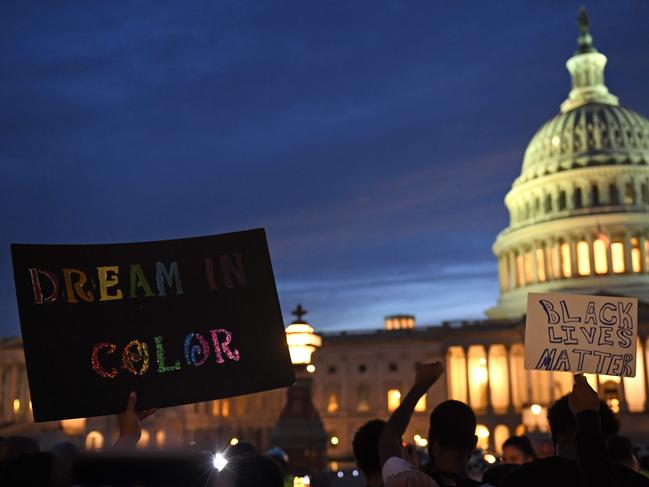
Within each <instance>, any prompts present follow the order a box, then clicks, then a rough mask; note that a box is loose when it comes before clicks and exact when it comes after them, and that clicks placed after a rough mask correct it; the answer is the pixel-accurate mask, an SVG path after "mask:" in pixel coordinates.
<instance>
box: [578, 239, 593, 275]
mask: <svg viewBox="0 0 649 487" xmlns="http://www.w3.org/2000/svg"><path fill="white" fill-rule="evenodd" d="M577 272H579V275H580V276H588V275H590V246H589V245H588V242H586V241H585V240H582V241H581V242H579V243H578V244H577Z"/></svg>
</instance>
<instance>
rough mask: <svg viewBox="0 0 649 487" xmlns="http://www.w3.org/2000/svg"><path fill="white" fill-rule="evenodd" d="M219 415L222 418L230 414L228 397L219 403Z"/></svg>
mask: <svg viewBox="0 0 649 487" xmlns="http://www.w3.org/2000/svg"><path fill="white" fill-rule="evenodd" d="M221 415H222V416H223V417H224V418H227V417H228V416H230V401H229V400H228V399H223V404H221Z"/></svg>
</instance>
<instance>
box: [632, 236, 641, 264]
mask: <svg viewBox="0 0 649 487" xmlns="http://www.w3.org/2000/svg"><path fill="white" fill-rule="evenodd" d="M631 268H632V269H633V272H641V271H642V255H641V254H640V242H639V241H638V239H637V238H632V239H631Z"/></svg>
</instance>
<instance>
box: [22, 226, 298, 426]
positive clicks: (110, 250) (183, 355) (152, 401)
mask: <svg viewBox="0 0 649 487" xmlns="http://www.w3.org/2000/svg"><path fill="white" fill-rule="evenodd" d="M12 255H13V265H14V278H15V283H16V293H17V297H18V308H19V312H20V322H21V328H22V336H23V343H24V348H25V359H26V362H27V374H28V378H29V388H30V391H31V397H32V405H33V412H34V419H35V420H36V421H49V420H56V419H65V418H76V417H88V416H98V415H105V414H114V413H117V412H120V411H122V410H123V409H124V407H125V405H126V400H127V396H128V393H129V391H131V390H135V391H136V392H137V394H138V404H137V407H138V409H145V408H152V407H164V406H175V405H178V404H187V403H193V402H200V401H207V400H211V399H219V398H224V397H230V396H236V395H241V394H248V393H252V392H257V391H264V390H268V389H274V388H278V387H284V386H288V385H291V384H293V383H294V381H295V375H294V373H293V368H292V365H291V361H290V358H289V352H288V347H287V345H286V336H285V334H284V325H283V320H282V315H281V311H280V307H279V301H278V299H277V291H276V289H275V280H274V277H273V271H272V267H271V262H270V256H269V253H268V246H267V244H266V236H265V233H264V231H263V230H261V229H258V230H250V231H245V232H237V233H229V234H224V235H217V236H211V237H201V238H190V239H182V240H167V241H160V242H146V243H133V244H115V245H12Z"/></svg>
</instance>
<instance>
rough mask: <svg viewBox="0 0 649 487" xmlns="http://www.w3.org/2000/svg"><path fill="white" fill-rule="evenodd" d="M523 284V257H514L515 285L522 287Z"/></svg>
mask: <svg viewBox="0 0 649 487" xmlns="http://www.w3.org/2000/svg"><path fill="white" fill-rule="evenodd" d="M524 283H525V269H524V267H523V256H522V255H517V256H516V284H517V285H518V286H523V285H524Z"/></svg>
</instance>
